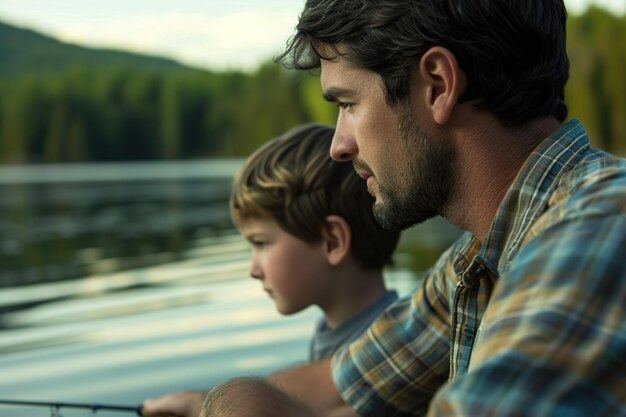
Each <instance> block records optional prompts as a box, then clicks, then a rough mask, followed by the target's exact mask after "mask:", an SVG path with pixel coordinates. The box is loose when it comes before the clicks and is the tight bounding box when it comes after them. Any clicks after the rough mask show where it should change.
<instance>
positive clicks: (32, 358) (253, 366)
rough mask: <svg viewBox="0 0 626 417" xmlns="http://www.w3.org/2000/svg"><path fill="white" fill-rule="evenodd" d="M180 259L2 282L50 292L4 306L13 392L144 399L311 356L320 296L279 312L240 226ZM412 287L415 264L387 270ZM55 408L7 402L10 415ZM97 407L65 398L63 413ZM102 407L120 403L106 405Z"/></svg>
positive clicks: (393, 279) (0, 336) (27, 291)
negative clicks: (257, 276) (33, 303)
mask: <svg viewBox="0 0 626 417" xmlns="http://www.w3.org/2000/svg"><path fill="white" fill-rule="evenodd" d="M199 253H201V254H202V255H201V256H199V257H196V258H193V259H189V260H186V261H182V262H179V263H176V264H168V265H161V266H154V267H150V268H144V269H139V270H131V271H125V272H118V273H113V274H110V275H101V276H99V277H94V278H93V282H92V283H89V284H83V283H82V282H80V283H79V282H76V283H74V284H76V285H73V286H67V283H68V282H69V281H67V282H57V283H52V284H50V283H48V284H39V285H32V286H26V287H24V288H22V289H21V292H20V291H18V289H17V288H16V289H12V291H13V292H12V293H8V295H5V294H7V293H5V292H4V291H3V292H2V297H3V298H2V302H5V303H8V302H10V299H11V298H12V297H17V298H15V299H18V300H19V299H20V298H21V299H22V300H24V299H30V300H32V299H41V297H43V296H44V295H45V294H47V293H49V294H53V295H54V299H49V300H47V302H46V303H42V304H40V305H39V306H37V307H32V308H29V309H22V310H16V311H12V312H5V314H4V315H3V321H4V329H3V330H1V331H0V375H1V377H0V392H1V393H2V395H1V396H2V397H4V398H11V399H18V400H31V401H66V402H86V403H92V402H101V403H113V404H122V405H131V406H133V405H136V404H138V403H140V402H141V401H142V400H143V399H144V398H147V397H152V396H157V395H160V394H163V393H166V392H170V391H173V390H180V389H205V388H208V387H210V386H212V385H215V384H217V383H219V382H221V381H224V380H226V379H228V378H230V377H234V376H241V375H249V374H255V375H265V374H268V373H270V372H272V371H274V370H277V369H280V368H283V367H286V366H289V365H291V364H294V363H298V362H302V361H303V360H304V359H305V358H306V357H307V349H308V341H309V337H310V336H311V334H312V332H313V327H314V322H315V320H317V319H318V317H319V311H318V310H317V309H316V308H310V309H308V310H306V311H304V312H302V313H299V314H296V315H295V316H291V317H284V316H280V315H279V314H278V313H277V312H276V310H275V308H274V305H273V303H272V301H271V300H270V299H269V298H268V297H267V295H266V294H265V293H264V292H263V291H262V288H261V285H260V283H259V282H258V281H257V280H253V279H250V278H248V277H247V270H248V268H247V267H248V260H249V251H248V249H247V247H246V244H245V242H244V241H243V239H242V238H241V237H239V236H237V235H232V236H230V237H224V238H221V240H220V241H216V242H214V243H213V244H210V245H207V246H206V247H205V248H204V250H202V251H199ZM387 280H388V282H389V284H390V286H393V287H395V288H398V289H399V291H400V292H401V293H403V294H406V293H408V292H409V290H410V288H411V287H412V286H413V285H414V284H415V281H414V277H413V276H412V274H410V273H408V272H406V271H402V270H394V271H388V274H387ZM47 413H48V410H46V409H41V408H33V407H20V408H19V409H18V408H16V407H15V406H0V416H5V415H7V416H8V415H13V416H25V417H26V416H27V417H31V416H32V417H35V416H42V415H47ZM88 413H89V411H84V410H72V409H67V410H62V414H63V416H64V417H72V416H85V415H87V414H88ZM98 415H100V416H113V415H120V414H119V413H116V412H112V411H111V412H109V411H99V412H98Z"/></svg>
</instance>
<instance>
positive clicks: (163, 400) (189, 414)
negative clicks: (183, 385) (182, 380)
mask: <svg viewBox="0 0 626 417" xmlns="http://www.w3.org/2000/svg"><path fill="white" fill-rule="evenodd" d="M206 394H207V393H206V391H181V392H175V393H172V394H167V395H164V396H162V397H159V398H155V399H151V398H149V399H147V400H145V401H144V402H143V407H142V409H141V415H142V416H144V417H198V415H200V411H201V410H202V404H203V403H204V398H205V397H206Z"/></svg>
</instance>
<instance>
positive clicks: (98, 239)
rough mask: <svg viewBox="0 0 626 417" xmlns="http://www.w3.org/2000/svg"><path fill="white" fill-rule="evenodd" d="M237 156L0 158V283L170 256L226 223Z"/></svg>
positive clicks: (54, 277) (124, 266)
mask: <svg viewBox="0 0 626 417" xmlns="http://www.w3.org/2000/svg"><path fill="white" fill-rule="evenodd" d="M241 162H242V161H240V160H204V161H194V162H146V163H112V164H75V165H73V164H68V165H48V166H15V167H0V193H1V195H2V199H0V266H1V268H0V286H12V285H23V284H31V283H38V282H51V281H58V280H64V279H68V278H76V277H81V276H86V275H91V274H94V273H99V272H111V271H117V270H123V269H129V268H137V267H142V266H147V265H154V264H159V263H163V262H168V261H171V260H176V259H179V258H180V255H181V253H182V252H183V251H184V250H185V249H187V248H188V247H189V245H190V244H192V243H193V242H194V241H195V239H199V238H203V237H207V236H208V237H212V236H215V235H216V234H219V233H221V232H222V231H229V232H232V225H231V223H230V218H229V215H228V210H227V204H226V203H227V199H228V193H229V190H230V181H231V177H232V174H233V173H234V172H235V171H236V169H237V168H238V167H239V166H240V164H241Z"/></svg>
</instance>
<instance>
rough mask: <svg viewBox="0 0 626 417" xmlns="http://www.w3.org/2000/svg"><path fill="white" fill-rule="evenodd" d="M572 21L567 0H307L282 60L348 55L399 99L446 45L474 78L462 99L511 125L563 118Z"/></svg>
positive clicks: (297, 64) (311, 65) (299, 63)
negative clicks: (428, 58) (419, 67)
mask: <svg viewBox="0 0 626 417" xmlns="http://www.w3.org/2000/svg"><path fill="white" fill-rule="evenodd" d="M566 19H567V13H566V10H565V6H564V4H563V1H562V0H515V1H510V0H436V1H433V0H308V1H307V2H306V5H305V7H304V10H303V12H302V14H301V16H300V20H299V23H298V25H297V27H296V34H295V35H294V36H292V37H291V38H290V39H289V41H288V43H287V48H286V50H285V51H284V52H283V54H282V55H280V56H278V57H277V58H276V61H277V62H282V63H283V64H284V65H285V66H287V67H288V68H297V69H315V68H319V66H320V58H321V59H332V58H334V57H336V56H338V55H344V57H345V58H346V59H348V60H349V61H350V62H351V63H353V64H355V65H356V66H357V67H361V68H364V69H367V70H370V71H373V72H375V73H377V74H379V75H380V77H381V79H382V83H383V88H384V91H385V96H386V99H387V102H388V103H389V104H390V105H394V104H398V103H401V102H406V101H407V99H408V95H409V76H410V73H411V70H412V69H413V68H415V64H416V62H417V60H416V58H418V57H420V56H421V55H422V54H423V53H424V52H426V51H427V50H428V49H429V48H431V47H433V46H443V47H445V48H447V49H449V50H450V51H451V52H452V53H453V54H454V55H455V57H456V59H457V61H458V63H459V66H460V67H461V69H462V70H463V71H464V73H465V75H466V77H467V80H468V82H467V88H466V91H465V92H464V93H463V95H462V97H461V100H460V101H461V102H464V101H469V100H475V101H476V106H477V107H478V108H480V109H485V110H488V111H491V112H493V113H494V114H495V115H496V116H497V117H498V118H499V119H500V120H502V121H503V122H505V123H507V124H510V125H515V124H520V123H524V122H526V121H529V120H531V119H533V118H536V117H540V116H545V115H553V116H555V117H556V118H557V119H558V120H559V121H563V120H565V118H566V116H567V107H566V105H565V102H564V89H565V84H566V82H567V79H568V77H569V60H568V57H567V52H566V49H565V22H566ZM329 47H330V48H329Z"/></svg>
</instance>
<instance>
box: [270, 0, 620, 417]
mask: <svg viewBox="0 0 626 417" xmlns="http://www.w3.org/2000/svg"><path fill="white" fill-rule="evenodd" d="M565 21H566V12H565V8H564V5H563V2H562V0H519V1H516V2H503V1H496V0H482V1H476V0H447V1H444V0H442V1H432V0H430V1H426V0H412V1H401V0H376V1H374V0H309V1H308V2H307V3H306V6H305V8H304V11H303V12H302V15H301V17H300V21H299V24H298V27H297V33H296V35H295V36H294V37H293V38H292V39H291V40H290V43H289V46H288V49H287V51H286V52H285V54H283V56H282V57H281V58H280V60H282V61H283V62H284V63H286V64H287V65H288V66H293V67H296V68H302V69H312V68H320V69H321V84H322V90H323V93H324V96H325V97H326V98H327V99H328V100H329V101H331V102H333V103H335V104H337V106H338V107H339V116H338V120H337V128H336V133H335V137H334V139H333V144H332V148H331V156H332V157H333V158H335V159H337V160H352V161H353V163H354V167H355V170H356V171H357V173H358V174H359V175H360V176H361V177H363V179H364V180H366V181H367V185H368V189H369V190H370V192H371V193H372V194H373V195H374V196H375V199H376V202H375V204H374V207H373V210H374V213H375V215H376V217H377V219H378V220H379V222H381V224H383V225H385V226H386V227H389V228H405V227H409V226H411V225H413V224H416V223H419V222H421V221H424V220H426V219H428V218H430V217H432V216H435V215H442V216H444V217H446V218H447V219H448V220H449V221H450V222H451V223H453V224H455V225H456V226H458V227H460V228H462V229H465V230H466V231H467V232H468V233H467V234H466V235H465V236H463V237H462V238H461V239H460V240H459V241H457V242H456V243H455V244H454V245H453V246H452V247H451V248H450V249H449V250H447V251H446V252H445V253H444V254H443V255H442V257H441V258H440V260H439V261H438V262H437V264H436V265H435V266H434V267H433V268H432V269H431V270H430V271H429V273H428V274H427V276H426V278H425V280H424V284H423V285H422V287H421V288H420V289H418V290H417V291H416V292H415V294H413V295H412V296H411V297H410V298H408V299H405V300H401V301H400V302H398V303H396V304H394V305H393V306H392V307H391V308H390V309H388V310H387V311H386V313H384V314H383V316H382V317H381V318H380V319H379V320H378V321H377V322H375V323H374V324H373V325H372V327H371V328H370V329H369V331H368V333H367V334H366V335H365V336H364V337H363V338H362V339H360V340H358V341H356V342H354V343H353V344H352V345H350V347H349V348H348V349H346V350H343V351H340V352H338V353H337V354H336V355H335V356H334V358H333V360H332V367H331V364H329V363H328V361H326V362H320V363H317V364H313V365H309V366H308V367H301V368H295V369H292V370H288V371H285V372H282V373H280V374H277V375H274V376H272V377H271V378H270V380H271V381H272V382H274V383H275V384H276V385H278V386H279V387H280V388H282V389H283V390H285V391H287V392H288V393H290V394H292V395H294V396H295V397H297V398H298V399H300V400H303V401H305V402H307V403H308V404H310V405H311V406H312V407H314V408H316V410H317V411H318V414H320V415H353V414H352V413H354V412H355V413H356V414H358V415H360V416H412V415H425V414H427V415H429V416H457V415H458V416H474V415H475V416H485V415H490V416H591V415H593V416H615V415H626V389H625V388H624V386H625V385H624V384H625V381H626V361H625V360H624V358H625V357H626V308H625V306H626V262H624V258H625V257H626V163H625V162H624V161H623V160H621V159H619V158H615V157H613V156H612V155H610V154H607V153H605V152H602V151H599V150H596V149H593V148H591V147H590V145H589V141H588V138H587V135H586V133H585V131H584V129H583V127H582V126H581V125H580V123H579V122H578V121H577V120H575V119H574V120H570V121H568V122H566V121H565V119H566V116H567V109H566V107H565V104H564V86H565V83H566V81H567V78H568V68H569V63H568V59H567V55H566V51H565Z"/></svg>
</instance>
